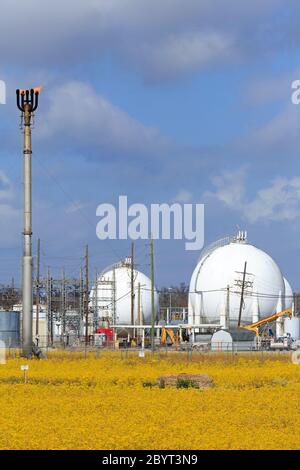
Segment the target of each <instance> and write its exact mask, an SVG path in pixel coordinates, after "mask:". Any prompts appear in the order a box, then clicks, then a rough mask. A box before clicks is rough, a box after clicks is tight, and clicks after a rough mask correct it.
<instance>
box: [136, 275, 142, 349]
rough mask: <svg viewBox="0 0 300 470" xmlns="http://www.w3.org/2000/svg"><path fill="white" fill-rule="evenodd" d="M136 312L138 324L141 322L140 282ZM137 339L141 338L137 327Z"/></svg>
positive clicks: (139, 284)
mask: <svg viewBox="0 0 300 470" xmlns="http://www.w3.org/2000/svg"><path fill="white" fill-rule="evenodd" d="M137 314H138V325H139V326H140V325H141V324H142V312H141V283H140V282H139V283H138V304H137ZM138 339H139V340H140V339H141V329H140V328H139V329H138Z"/></svg>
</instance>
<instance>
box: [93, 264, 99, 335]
mask: <svg viewBox="0 0 300 470" xmlns="http://www.w3.org/2000/svg"><path fill="white" fill-rule="evenodd" d="M94 286H95V287H94V332H96V329H97V328H98V273H97V270H95V281H94Z"/></svg>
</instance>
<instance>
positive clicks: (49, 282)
mask: <svg viewBox="0 0 300 470" xmlns="http://www.w3.org/2000/svg"><path fill="white" fill-rule="evenodd" d="M47 307H48V308H47V316H48V332H49V336H50V345H51V346H53V311H52V278H51V273H50V268H48V276H47Z"/></svg>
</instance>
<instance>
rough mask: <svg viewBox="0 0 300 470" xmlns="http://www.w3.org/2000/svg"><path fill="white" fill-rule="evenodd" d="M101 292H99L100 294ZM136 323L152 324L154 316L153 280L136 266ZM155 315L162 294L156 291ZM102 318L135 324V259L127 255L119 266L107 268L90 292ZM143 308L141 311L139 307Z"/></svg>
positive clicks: (111, 322)
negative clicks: (132, 307) (132, 306)
mask: <svg viewBox="0 0 300 470" xmlns="http://www.w3.org/2000/svg"><path fill="white" fill-rule="evenodd" d="M96 292H97V294H96ZM134 293H135V298H134V324H136V325H137V324H139V323H140V322H141V324H147V323H148V324H149V323H150V319H151V280H150V278H149V277H148V276H146V275H145V274H143V273H142V272H140V271H137V270H136V269H134ZM154 305H155V316H156V314H157V312H158V293H157V290H156V289H155V291H154ZM95 306H96V311H97V316H98V318H99V319H101V318H108V319H109V323H110V324H113V323H114V317H115V321H116V324H119V325H130V324H131V260H130V258H127V259H126V260H124V261H123V262H121V263H120V264H118V265H115V266H113V267H111V268H108V269H107V270H105V271H103V273H101V274H100V276H99V277H98V282H97V291H96V289H95V286H94V287H93V289H92V290H91V293H90V307H92V308H95ZM139 306H140V310H139V311H138V307H139Z"/></svg>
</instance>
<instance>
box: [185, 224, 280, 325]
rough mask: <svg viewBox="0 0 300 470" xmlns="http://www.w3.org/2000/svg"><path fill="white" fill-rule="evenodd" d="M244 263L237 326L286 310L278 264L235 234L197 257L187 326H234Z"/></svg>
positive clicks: (243, 237) (240, 234)
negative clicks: (243, 286) (244, 272)
mask: <svg viewBox="0 0 300 470" xmlns="http://www.w3.org/2000/svg"><path fill="white" fill-rule="evenodd" d="M245 262H246V263H247V266H246V275H245V291H244V302H243V308H242V315H241V324H245V323H252V322H254V321H257V320H259V319H260V318H263V317H266V316H269V315H272V314H273V313H275V312H279V311H281V310H283V309H284V308H287V306H288V305H287V303H288V302H286V301H285V282H284V278H283V276H282V273H281V271H280V269H279V267H278V265H277V264H276V263H275V261H274V260H273V259H272V258H271V257H270V256H269V255H268V254H267V253H265V252H264V251H262V250H260V249H259V248H256V247H255V246H253V245H250V244H249V243H248V242H247V239H246V236H245V234H244V233H243V232H239V234H238V236H237V237H235V238H232V239H228V240H226V241H222V242H221V243H216V244H214V246H213V247H212V248H211V249H208V250H206V251H205V252H204V253H203V254H202V256H201V257H200V259H199V262H198V264H197V266H196V268H195V270H194V272H193V274H192V277H191V282H190V293H189V324H192V325H199V324H205V323H210V324H221V326H223V327H224V328H225V327H236V326H237V322H238V317H239V309H240V300H241V290H242V283H243V271H244V266H245Z"/></svg>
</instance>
